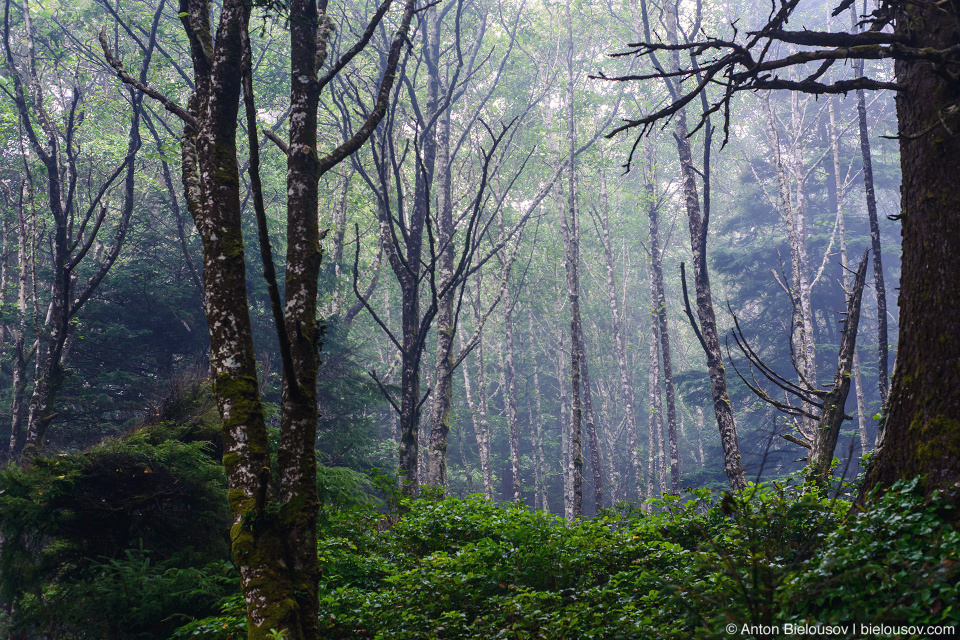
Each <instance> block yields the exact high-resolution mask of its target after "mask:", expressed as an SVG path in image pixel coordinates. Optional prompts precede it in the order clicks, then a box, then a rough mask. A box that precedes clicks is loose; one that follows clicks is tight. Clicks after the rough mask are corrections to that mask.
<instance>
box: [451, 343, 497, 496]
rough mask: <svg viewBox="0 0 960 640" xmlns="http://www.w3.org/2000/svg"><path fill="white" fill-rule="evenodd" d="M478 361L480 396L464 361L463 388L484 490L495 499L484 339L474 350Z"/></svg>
mask: <svg viewBox="0 0 960 640" xmlns="http://www.w3.org/2000/svg"><path fill="white" fill-rule="evenodd" d="M459 339H460V342H461V349H462V348H463V336H462V334H461V335H460V337H459ZM473 353H474V355H475V357H476V361H477V387H478V389H477V391H478V393H479V397H478V398H474V395H473V385H472V384H471V380H470V367H468V366H467V363H466V362H464V364H463V366H462V367H461V369H462V371H463V390H464V392H465V394H466V396H467V405H468V406H469V407H470V415H471V417H472V418H473V430H474V432H475V434H476V437H477V453H478V455H479V456H480V473H481V474H482V476H483V492H484V493H485V494H486V496H487V498H490V499H493V496H494V494H493V472H492V470H491V469H490V423H489V421H488V420H487V392H486V382H485V380H484V367H483V340H482V339H481V340H480V342H478V343H477V346H476V348H474V351H473Z"/></svg>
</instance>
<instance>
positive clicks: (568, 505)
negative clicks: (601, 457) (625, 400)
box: [555, 327, 574, 520]
mask: <svg viewBox="0 0 960 640" xmlns="http://www.w3.org/2000/svg"><path fill="white" fill-rule="evenodd" d="M566 336H567V332H566V331H565V330H564V328H563V327H561V328H560V331H559V339H558V340H557V351H556V355H557V357H556V360H555V363H556V372H557V373H556V376H557V385H558V386H559V388H560V398H559V400H560V402H559V405H560V412H559V415H558V416H557V418H558V421H557V426H558V427H559V429H560V460H561V465H560V466H561V469H562V470H563V473H562V477H563V517H564V518H566V519H567V520H573V518H574V515H573V503H574V489H573V460H572V459H571V456H570V453H571V450H572V449H573V447H572V445H571V443H570V439H571V438H570V436H571V432H570V421H571V419H570V413H571V401H570V395H569V387H568V386H567V381H568V380H569V379H570V378H569V376H566V375H564V373H563V372H564V364H565V362H566V359H567V358H566V355H567V354H566V351H565V345H566Z"/></svg>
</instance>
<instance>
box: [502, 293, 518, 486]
mask: <svg viewBox="0 0 960 640" xmlns="http://www.w3.org/2000/svg"><path fill="white" fill-rule="evenodd" d="M505 295H506V300H504V304H505V305H506V306H505V309H504V318H503V324H504V338H503V342H502V343H501V345H500V348H501V351H500V358H501V359H500V394H501V395H502V397H503V408H504V410H505V412H506V414H507V432H508V433H509V435H510V475H511V477H512V481H511V494H512V496H513V497H512V500H513V501H514V502H521V501H522V500H523V495H522V491H521V483H520V424H519V416H518V412H517V374H516V371H515V369H514V366H513V304H512V301H511V296H510V288H509V287H507V291H506V293H505Z"/></svg>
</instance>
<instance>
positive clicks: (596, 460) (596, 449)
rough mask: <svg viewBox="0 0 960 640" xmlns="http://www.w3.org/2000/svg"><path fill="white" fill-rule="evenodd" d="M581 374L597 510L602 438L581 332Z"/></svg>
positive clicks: (600, 503)
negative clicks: (595, 412) (598, 427)
mask: <svg viewBox="0 0 960 640" xmlns="http://www.w3.org/2000/svg"><path fill="white" fill-rule="evenodd" d="M580 354H581V355H580V375H581V380H582V383H583V411H584V413H585V414H586V416H587V439H588V440H589V441H590V470H591V471H592V472H593V500H594V504H595V505H596V506H595V509H596V511H597V512H599V511H600V509H602V508H603V469H602V467H601V466H600V439H599V437H598V436H597V421H596V417H595V416H594V412H593V390H592V388H591V386H590V368H589V367H588V365H587V349H586V346H585V345H584V342H583V332H582V331H581V333H580Z"/></svg>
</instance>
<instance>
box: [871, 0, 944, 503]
mask: <svg viewBox="0 0 960 640" xmlns="http://www.w3.org/2000/svg"><path fill="white" fill-rule="evenodd" d="M896 8H897V14H896V33H897V34H899V35H905V36H908V37H911V38H913V39H915V40H916V43H917V45H918V46H922V47H927V48H931V49H936V50H939V49H946V48H948V47H955V46H956V45H957V42H958V41H960V35H958V33H957V20H958V17H960V16H958V15H957V6H956V5H955V4H945V5H936V4H923V3H921V4H912V3H905V2H904V3H898V4H897V5H896ZM954 60H956V57H955V54H954ZM895 73H896V77H897V80H898V81H899V82H900V83H901V84H903V85H905V87H906V90H905V91H904V92H902V93H901V94H899V95H898V96H897V116H898V120H899V134H900V167H901V171H902V174H903V183H902V186H901V196H902V197H901V202H902V205H901V206H902V211H901V221H902V224H903V229H902V236H903V245H902V247H903V258H902V275H901V278H900V338H899V352H898V354H897V364H896V367H895V372H894V376H893V384H892V386H891V390H890V405H889V412H888V414H887V418H886V424H885V428H884V434H883V437H882V441H881V444H880V448H879V450H878V452H877V456H876V458H875V459H874V461H873V464H871V466H870V468H869V470H868V472H867V478H866V483H865V491H869V490H870V489H871V488H872V487H875V486H877V485H887V484H889V483H891V482H893V481H895V480H898V479H901V478H910V477H913V476H916V475H923V476H924V480H923V482H924V485H925V488H926V490H927V492H928V493H929V492H931V491H933V490H935V489H949V490H951V491H953V492H958V483H960V394H958V393H957V389H960V330H958V329H960V327H958V322H960V269H958V268H957V256H960V225H958V224H957V212H958V211H960V190H957V188H956V179H957V178H956V176H957V158H960V135H958V134H957V125H958V124H960V123H958V118H957V111H956V105H957V104H958V101H960V83H958V82H957V81H956V80H955V79H953V80H950V79H949V78H950V77H952V76H948V75H947V74H946V73H943V72H941V71H940V70H939V69H938V68H937V67H935V66H934V65H931V64H929V63H925V62H915V63H908V62H902V61H898V62H897V63H896V66H895ZM956 495H957V494H956V493H955V494H954V497H953V498H952V500H953V502H954V503H956V502H957V497H956Z"/></svg>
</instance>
